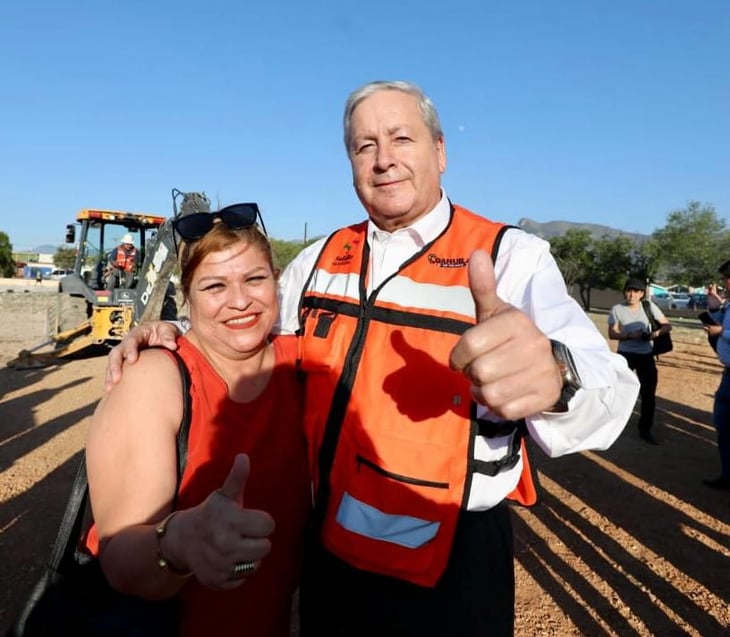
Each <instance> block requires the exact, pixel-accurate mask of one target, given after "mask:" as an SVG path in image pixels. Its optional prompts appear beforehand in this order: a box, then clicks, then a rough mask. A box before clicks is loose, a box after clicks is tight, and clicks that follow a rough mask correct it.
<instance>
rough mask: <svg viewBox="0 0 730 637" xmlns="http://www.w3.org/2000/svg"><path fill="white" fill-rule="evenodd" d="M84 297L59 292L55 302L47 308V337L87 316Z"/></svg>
mask: <svg viewBox="0 0 730 637" xmlns="http://www.w3.org/2000/svg"><path fill="white" fill-rule="evenodd" d="M87 305H88V304H87V302H86V299H84V298H82V297H79V296H71V295H69V294H59V295H58V296H57V297H56V303H52V304H51V305H50V306H49V308H48V314H47V323H46V329H47V334H48V337H49V338H55V337H56V336H57V335H58V334H60V333H61V332H65V331H66V330H70V329H72V328H74V327H76V326H78V325H80V324H81V323H83V322H84V321H86V319H87V318H89V314H88V308H87Z"/></svg>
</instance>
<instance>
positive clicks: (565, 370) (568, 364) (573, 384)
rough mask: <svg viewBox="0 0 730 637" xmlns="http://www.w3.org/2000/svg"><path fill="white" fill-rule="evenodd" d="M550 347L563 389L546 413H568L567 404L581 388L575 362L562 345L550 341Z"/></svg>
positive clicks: (558, 342)
mask: <svg viewBox="0 0 730 637" xmlns="http://www.w3.org/2000/svg"><path fill="white" fill-rule="evenodd" d="M550 345H551V346H552V348H553V358H554V359H555V362H556V363H557V365H558V369H559V370H560V376H561V377H562V379H563V389H562V391H561V392H560V398H558V401H557V402H556V403H555V404H554V405H553V406H552V407H551V408H550V409H548V410H547V411H548V412H555V413H564V412H566V411H568V403H569V402H570V399H571V398H573V396H575V393H576V392H577V391H578V390H579V389H581V388H582V387H583V385H582V384H581V382H580V376H578V370H577V369H576V368H575V362H574V361H573V356H572V354H571V353H570V350H569V349H568V348H567V347H566V345H565V344H564V343H561V342H560V341H556V340H553V339H550Z"/></svg>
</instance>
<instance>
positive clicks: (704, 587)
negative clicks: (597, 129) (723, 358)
mask: <svg viewBox="0 0 730 637" xmlns="http://www.w3.org/2000/svg"><path fill="white" fill-rule="evenodd" d="M51 289H52V288H50V287H49V288H44V287H43V286H40V287H39V288H34V287H28V286H26V287H25V288H23V287H19V288H16V289H14V291H12V292H10V291H8V286H3V285H2V284H1V283H0V564H2V567H1V568H0V634H3V633H4V631H5V629H6V628H7V626H8V625H9V623H10V621H11V620H12V618H13V617H14V615H15V613H16V612H17V610H18V606H19V604H20V603H21V602H22V600H23V599H24V598H25V596H26V594H27V593H28V590H29V588H30V586H31V585H32V583H33V582H34V580H35V579H36V577H37V575H38V573H39V569H40V568H41V566H42V564H43V562H44V560H45V559H46V558H47V556H48V554H49V550H50V547H51V545H52V542H53V539H54V537H55V533H56V529H57V526H58V523H59V519H60V515H61V513H62V510H63V507H64V504H65V501H66V497H67V495H68V490H69V488H70V485H71V482H72V479H73V475H74V472H75V469H76V465H77V462H78V459H79V454H80V452H81V449H82V447H83V444H84V437H85V433H86V428H87V426H88V422H89V416H90V414H91V413H92V411H93V409H94V406H95V404H96V402H97V400H98V399H99V397H100V395H101V392H102V377H103V370H104V365H105V358H104V357H96V358H88V359H84V360H74V361H70V362H67V363H65V364H63V365H58V366H54V367H47V368H43V369H35V370H22V371H18V370H13V369H9V368H6V363H7V361H8V360H10V359H11V358H12V357H13V356H15V354H16V353H17V352H18V350H20V349H21V348H26V347H29V346H31V345H34V344H35V343H37V342H39V341H40V340H42V338H43V333H44V329H45V313H46V310H45V308H46V306H47V304H48V300H49V298H50V296H51V295H50V292H51ZM593 317H594V320H596V322H597V324H598V325H599V328H600V329H601V331H602V332H604V331H605V321H606V317H605V314H604V315H600V314H598V315H593ZM684 325H685V327H681V326H680V325H679V324H678V322H676V323H675V331H674V342H675V351H674V352H672V353H670V354H668V355H665V356H662V357H661V360H660V361H659V388H658V409H657V417H656V435H657V437H658V438H659V439H660V442H661V445H660V446H656V447H654V446H649V445H647V444H646V443H644V442H642V441H641V440H640V439H639V438H638V435H637V430H636V425H635V422H636V414H635V415H634V418H633V419H632V421H631V422H630V423H629V425H628V426H627V428H626V430H625V432H624V433H623V434H622V436H621V437H620V438H619V440H618V441H617V442H616V444H615V445H614V446H613V447H612V448H611V449H609V450H608V451H605V452H589V453H583V454H576V455H572V456H567V457H565V458H559V459H553V460H548V459H543V458H542V456H540V454H539V453H537V452H536V453H535V454H534V457H535V459H536V461H537V462H536V463H537V465H538V467H539V470H540V478H541V484H542V490H543V500H542V503H541V505H540V506H538V507H536V508H535V509H532V510H529V511H527V510H522V509H516V510H515V515H514V531H515V542H516V546H515V558H516V575H517V609H516V634H517V635H519V636H526V637H527V636H534V637H538V636H539V637H544V636H555V637H565V636H569V635H587V636H593V635H617V636H637V637H639V636H640V637H644V636H650V635H657V636H661V637H669V636H673V635H694V636H697V637H714V636H718V637H719V636H720V635H726V636H727V635H730V493H727V492H715V491H712V490H710V489H708V488H706V487H704V486H703V485H702V479H703V478H708V477H715V476H716V475H717V474H718V470H719V462H718V457H717V448H716V443H715V434H714V430H713V428H712V425H711V418H710V415H711V410H712V396H713V393H714V390H715V388H716V386H717V383H718V381H719V376H720V371H721V367H720V365H719V364H718V362H717V360H716V358H715V356H714V354H713V352H712V350H711V349H710V348H709V346H708V345H707V344H706V342H705V339H704V334H703V333H702V332H701V331H700V330H699V329H698V328H697V327H696V326H695V325H694V324H692V322H690V321H685V322H684Z"/></svg>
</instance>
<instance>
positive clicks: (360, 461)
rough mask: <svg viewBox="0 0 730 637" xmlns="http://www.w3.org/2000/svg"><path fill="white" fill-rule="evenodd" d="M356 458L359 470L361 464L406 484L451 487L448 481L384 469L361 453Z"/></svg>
mask: <svg viewBox="0 0 730 637" xmlns="http://www.w3.org/2000/svg"><path fill="white" fill-rule="evenodd" d="M355 459H356V460H357V468H358V471H359V470H360V467H361V466H364V467H367V468H368V469H370V470H371V471H375V473H379V474H380V475H381V476H385V477H386V478H391V479H392V480H396V481H398V482H405V483H406V484H412V485H414V486H418V487H430V488H432V489H448V488H449V483H448V482H434V481H433V480H422V479H421V478H412V477H410V476H404V475H402V474H400V473H393V472H392V471H388V470H386V469H383V467H381V466H379V465H377V464H375V463H374V462H371V461H370V460H368V459H367V458H363V457H362V456H361V455H360V454H356V455H355Z"/></svg>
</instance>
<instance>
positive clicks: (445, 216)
mask: <svg viewBox="0 0 730 637" xmlns="http://www.w3.org/2000/svg"><path fill="white" fill-rule="evenodd" d="M450 218H451V203H450V202H449V199H448V197H447V196H446V191H445V190H444V189H443V188H442V189H441V199H440V201H439V202H438V203H437V204H436V207H435V208H434V209H433V210H431V211H430V212H428V213H427V214H425V215H423V217H421V218H420V219H418V220H416V222H415V223H413V224H411V225H410V226H407V227H405V228H399V229H398V230H395V231H394V232H387V231H385V230H381V229H380V228H378V226H376V225H375V224H374V223H373V221H372V219H369V220H368V243H370V245H372V241H373V236H374V235H375V234H377V235H378V236H380V237H385V236H392V235H396V234H399V233H408V234H409V235H410V237H411V239H412V240H413V241H414V242H415V243H416V244H417V245H418V246H419V247H421V248H422V247H423V246H425V245H426V244H427V243H430V242H431V241H433V240H434V239H435V238H436V237H438V236H439V235H440V234H441V233H442V232H443V231H444V230H445V229H446V226H447V225H448V224H449V219H450Z"/></svg>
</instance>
